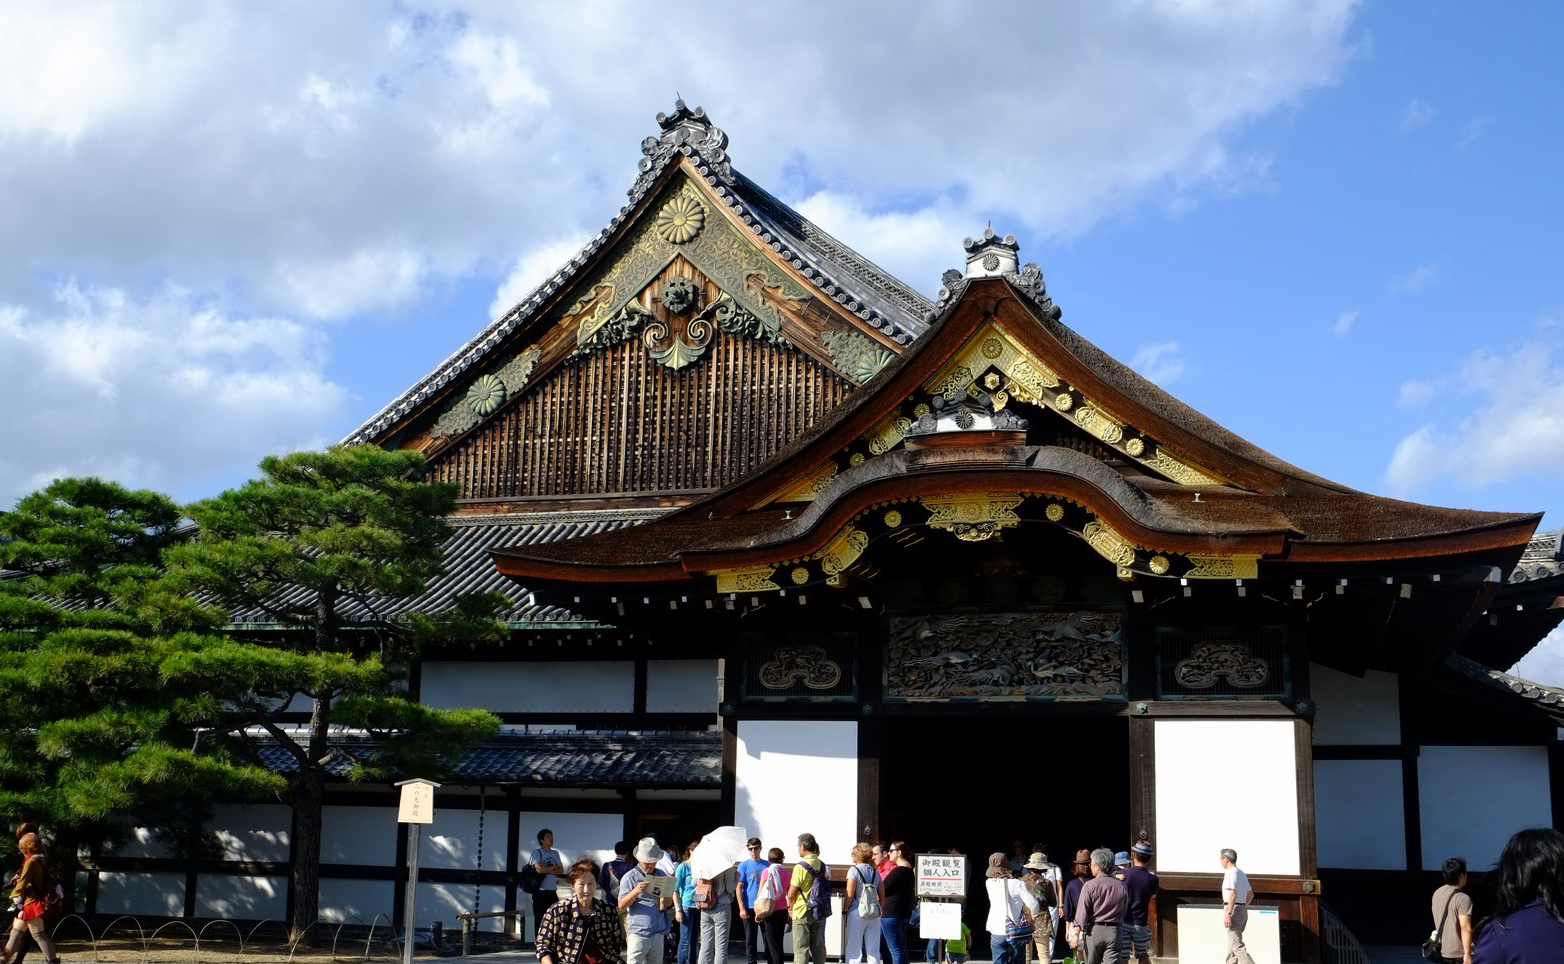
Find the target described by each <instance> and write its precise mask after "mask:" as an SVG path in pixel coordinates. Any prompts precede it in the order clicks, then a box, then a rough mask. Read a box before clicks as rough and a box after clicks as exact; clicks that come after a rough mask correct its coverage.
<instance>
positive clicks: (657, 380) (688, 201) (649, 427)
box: [399, 172, 900, 500]
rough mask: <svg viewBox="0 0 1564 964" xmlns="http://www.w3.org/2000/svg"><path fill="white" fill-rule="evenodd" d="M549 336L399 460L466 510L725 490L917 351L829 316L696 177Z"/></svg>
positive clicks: (509, 359)
mask: <svg viewBox="0 0 1564 964" xmlns="http://www.w3.org/2000/svg"><path fill="white" fill-rule="evenodd" d="M598 264H599V266H598V268H597V270H594V271H588V272H583V274H582V277H581V279H580V280H579V281H578V282H576V283H575V284H573V285H572V286H571V287H569V288H568V289H567V290H566V291H565V292H564V293H563V296H562V297H561V298H559V299H558V300H557V301H556V302H555V308H554V309H553V311H552V312H550V313H548V314H546V315H545V316H544V319H543V321H542V323H540V324H537V325H533V326H528V327H527V328H524V329H522V330H520V331H519V332H518V333H517V334H516V336H514V337H512V338H511V339H509V340H508V343H507V344H506V345H504V346H501V350H497V351H494V352H491V353H490V356H489V358H488V359H486V361H487V364H486V365H483V366H480V367H479V368H478V369H476V370H474V371H473V372H471V373H470V374H468V375H467V376H466V377H465V379H464V383H463V384H460V385H458V386H456V388H455V390H454V391H451V392H448V393H447V394H446V395H445V396H444V397H443V399H442V400H441V401H440V402H438V403H436V404H435V405H434V406H433V407H431V409H430V410H429V411H427V412H426V413H425V414H424V416H423V417H422V418H421V419H420V420H418V422H417V423H415V424H421V425H422V426H424V428H423V429H422V431H414V432H411V433H407V434H405V435H404V437H403V438H402V439H400V440H399V441H400V444H403V445H406V446H412V447H417V448H420V449H422V450H423V451H425V452H426V453H428V454H429V455H430V462H431V465H430V475H431V478H434V479H437V480H441V481H449V482H454V483H456V484H457V485H459V486H460V490H461V497H462V498H463V499H466V500H505V499H509V498H527V497H540V496H566V497H568V496H587V495H598V494H604V495H607V494H616V495H617V494H627V493H657V492H679V491H692V490H696V491H698V490H709V489H713V488H716V487H719V486H721V485H723V484H725V483H727V482H730V481H732V480H733V479H735V478H737V477H738V476H740V475H742V474H743V473H744V472H745V471H747V470H748V469H749V468H752V467H753V466H755V465H756V464H758V463H759V462H761V461H763V460H764V459H765V458H767V457H768V456H770V455H771V454H773V453H774V452H776V451H777V450H779V449H780V448H782V447H783V446H784V445H786V444H787V443H788V442H790V441H791V440H792V439H793V438H794V437H796V436H797V435H798V434H799V433H800V432H802V431H803V430H804V429H806V428H807V427H808V426H810V425H811V424H813V423H814V422H815V421H817V420H818V419H820V418H821V416H823V415H824V414H825V413H826V412H828V411H830V410H831V409H832V408H834V407H835V406H836V405H837V404H838V403H839V402H841V401H842V399H843V398H845V397H846V396H847V395H848V394H849V393H850V392H851V391H852V390H853V388H854V387H855V386H856V385H857V384H860V383H862V382H864V381H867V380H868V379H869V378H871V377H873V375H874V374H875V373H877V372H878V371H879V369H880V368H882V367H883V366H884V365H885V364H886V363H888V362H889V361H890V360H891V359H892V358H894V357H895V352H896V351H897V350H899V348H900V346H899V345H897V344H896V343H895V342H894V341H892V340H890V339H888V338H885V337H881V336H879V335H878V333H872V332H870V331H866V330H864V328H863V327H862V326H861V325H859V324H858V323H857V321H856V320H854V319H852V318H851V317H850V316H848V315H845V314H842V313H838V312H837V311H836V310H833V308H832V307H828V301H826V300H825V299H820V298H817V297H815V296H814V294H812V289H811V288H810V287H809V286H807V285H806V284H804V283H802V282H801V281H800V279H799V278H798V277H797V276H796V274H795V273H794V272H793V271H791V270H789V268H788V266H787V265H785V264H782V263H779V260H778V259H777V258H775V257H774V256H773V253H772V252H770V251H768V250H766V249H765V248H763V247H762V246H760V245H758V244H756V243H755V241H754V239H753V237H752V236H751V235H749V234H748V233H746V232H745V231H744V230H743V228H742V227H741V226H740V225H738V224H736V223H735V222H734V221H733V220H732V219H731V217H730V216H729V213H728V211H727V210H726V209H725V207H724V206H723V205H721V204H720V203H719V202H718V201H717V200H716V199H715V198H714V197H712V195H711V194H710V193H709V191H708V190H706V188H705V186H704V185H702V184H700V183H699V182H697V181H695V180H693V179H691V178H689V177H688V176H685V175H684V174H683V173H682V172H681V173H679V174H678V175H676V176H674V177H672V178H670V179H669V181H668V183H667V185H666V187H665V188H664V189H663V190H662V191H661V192H659V193H658V194H657V195H656V196H655V197H653V198H651V199H650V203H648V204H647V205H646V206H645V207H644V209H643V213H642V215H641V216H640V217H639V218H638V219H637V220H636V221H635V222H634V223H632V224H630V225H629V226H628V229H627V230H626V231H625V232H624V233H623V235H622V240H621V241H620V242H619V243H618V244H617V245H616V246H615V247H614V248H613V249H611V251H610V252H609V254H608V255H607V257H605V258H603V259H602V260H601V261H599V263H598Z"/></svg>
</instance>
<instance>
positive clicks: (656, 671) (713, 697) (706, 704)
mask: <svg viewBox="0 0 1564 964" xmlns="http://www.w3.org/2000/svg"><path fill="white" fill-rule="evenodd" d="M646 710H647V712H649V713H710V714H712V715H713V716H715V715H716V713H717V661H716V660H714V659H654V660H651V661H650V662H648V663H647V664H646Z"/></svg>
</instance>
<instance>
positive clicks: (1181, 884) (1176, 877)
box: [1157, 872, 1319, 903]
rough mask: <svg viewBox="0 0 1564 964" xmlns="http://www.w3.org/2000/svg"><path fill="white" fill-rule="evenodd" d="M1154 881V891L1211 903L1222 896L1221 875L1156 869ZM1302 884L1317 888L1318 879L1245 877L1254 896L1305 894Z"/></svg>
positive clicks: (1294, 895)
mask: <svg viewBox="0 0 1564 964" xmlns="http://www.w3.org/2000/svg"><path fill="white" fill-rule="evenodd" d="M1157 880H1158V882H1159V886H1158V888H1157V892H1158V893H1177V894H1186V895H1190V896H1194V897H1200V896H1202V895H1204V896H1207V897H1210V898H1211V902H1212V903H1218V902H1220V901H1221V899H1222V897H1221V891H1222V875H1221V874H1170V873H1162V872H1159V873H1158V874H1157ZM1306 884H1307V885H1308V886H1310V887H1315V888H1318V886H1319V881H1318V880H1316V879H1315V878H1313V877H1269V876H1267V877H1257V876H1251V877H1250V878H1249V886H1251V887H1253V888H1254V893H1255V897H1256V898H1260V897H1271V898H1275V897H1297V896H1299V895H1302V894H1304V893H1305V891H1304V885H1306ZM1317 892H1318V891H1317V890H1316V893H1317Z"/></svg>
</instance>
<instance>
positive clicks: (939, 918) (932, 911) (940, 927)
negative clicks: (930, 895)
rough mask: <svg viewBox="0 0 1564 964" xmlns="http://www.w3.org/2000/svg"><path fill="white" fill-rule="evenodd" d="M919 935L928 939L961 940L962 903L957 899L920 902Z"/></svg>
mask: <svg viewBox="0 0 1564 964" xmlns="http://www.w3.org/2000/svg"><path fill="white" fill-rule="evenodd" d="M918 936H919V937H921V938H923V939H924V940H926V941H959V940H961V905H960V904H958V903H956V902H955V901H949V902H948V903H935V902H933V901H930V902H929V903H927V904H919V905H918Z"/></svg>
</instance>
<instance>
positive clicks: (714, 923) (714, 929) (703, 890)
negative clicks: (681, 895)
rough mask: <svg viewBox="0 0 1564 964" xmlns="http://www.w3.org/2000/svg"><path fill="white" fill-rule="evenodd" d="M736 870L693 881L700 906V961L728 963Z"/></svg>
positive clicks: (704, 962)
mask: <svg viewBox="0 0 1564 964" xmlns="http://www.w3.org/2000/svg"><path fill="white" fill-rule="evenodd" d="M737 880H738V874H737V872H736V871H735V870H734V869H733V868H732V867H729V868H728V869H727V870H724V871H723V872H722V873H720V874H718V875H717V876H715V877H711V878H709V879H707V880H699V881H696V883H695V903H696V905H697V906H698V907H700V909H701V946H700V954H699V960H700V964H727V961H728V935H729V934H730V933H731V928H732V926H733V915H732V911H731V910H730V909H729V908H731V907H732V906H733V888H734V884H735V882H736V881H737Z"/></svg>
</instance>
